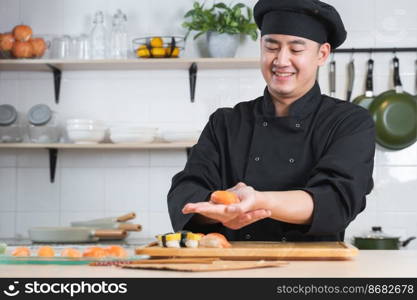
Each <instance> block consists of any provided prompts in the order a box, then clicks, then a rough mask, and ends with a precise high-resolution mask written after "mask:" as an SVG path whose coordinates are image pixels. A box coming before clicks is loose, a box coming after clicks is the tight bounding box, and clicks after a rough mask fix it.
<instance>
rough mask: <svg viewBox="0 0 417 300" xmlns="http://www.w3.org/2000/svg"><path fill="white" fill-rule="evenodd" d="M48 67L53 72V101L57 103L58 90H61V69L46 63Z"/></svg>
mask: <svg viewBox="0 0 417 300" xmlns="http://www.w3.org/2000/svg"><path fill="white" fill-rule="evenodd" d="M46 65H47V66H48V68H50V69H51V70H52V72H53V74H54V90H55V103H56V104H58V103H59V92H60V90H61V77H62V71H61V69H59V68H57V67H55V66H53V65H51V64H46Z"/></svg>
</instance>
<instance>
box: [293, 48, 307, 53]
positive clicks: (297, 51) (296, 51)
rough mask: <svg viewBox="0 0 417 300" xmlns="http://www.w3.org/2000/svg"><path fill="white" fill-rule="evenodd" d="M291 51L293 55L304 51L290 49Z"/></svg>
mask: <svg viewBox="0 0 417 300" xmlns="http://www.w3.org/2000/svg"><path fill="white" fill-rule="evenodd" d="M291 51H292V52H294V53H300V52H303V51H304V50H303V49H301V50H298V49H292V50H291Z"/></svg>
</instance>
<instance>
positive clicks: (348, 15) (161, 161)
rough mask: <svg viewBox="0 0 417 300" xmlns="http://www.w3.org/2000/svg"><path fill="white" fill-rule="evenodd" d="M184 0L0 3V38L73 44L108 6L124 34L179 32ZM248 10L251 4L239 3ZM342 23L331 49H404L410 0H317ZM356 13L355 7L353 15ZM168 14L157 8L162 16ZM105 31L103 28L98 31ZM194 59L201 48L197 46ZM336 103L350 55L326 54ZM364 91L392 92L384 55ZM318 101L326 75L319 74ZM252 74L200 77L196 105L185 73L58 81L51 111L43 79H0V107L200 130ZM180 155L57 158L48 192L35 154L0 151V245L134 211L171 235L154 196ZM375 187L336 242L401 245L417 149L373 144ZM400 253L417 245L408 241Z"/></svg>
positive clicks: (410, 230) (258, 91)
mask: <svg viewBox="0 0 417 300" xmlns="http://www.w3.org/2000/svg"><path fill="white" fill-rule="evenodd" d="M192 2H193V1H192V0H177V1H170V0H155V1H151V2H149V1H134V0H118V1H116V0H106V1H103V0H90V1H81V0H71V1H70V0H37V1H30V0H0V32H5V31H10V30H11V29H12V27H13V26H14V25H15V24H19V23H22V22H23V23H27V24H30V25H31V26H32V27H33V29H34V31H35V33H36V34H40V35H42V34H49V35H51V34H64V33H65V34H70V35H78V34H81V33H86V32H88V31H89V30H90V24H91V20H92V15H93V13H94V12H95V11H96V10H98V9H101V10H103V11H104V12H105V14H106V17H107V21H109V20H110V18H111V15H112V14H113V13H114V12H115V10H116V9H117V8H121V9H122V10H124V11H125V12H127V15H128V20H129V21H128V30H129V35H130V36H131V37H137V36H142V35H151V34H178V35H181V34H184V33H185V30H184V29H183V28H181V22H182V15H183V14H184V13H185V11H187V10H188V9H190V8H191V5H192ZM241 2H244V3H247V4H248V5H250V6H253V5H254V4H255V3H256V0H245V1H241ZM327 2H328V3H330V4H332V5H334V6H336V8H337V9H338V10H339V12H340V14H341V15H342V17H343V19H344V22H345V24H346V27H347V30H348V39H347V41H346V42H345V44H344V45H343V47H346V48H351V47H407V46H410V47H416V46H417V2H416V1H414V0H397V1H391V0H361V1H359V0H354V1H343V0H328V1H327ZM359 3H360V4H359ZM358 5H360V9H358ZM167 7H169V9H167ZM107 24H109V22H108V23H107ZM241 42H242V43H241V46H240V47H239V49H238V52H237V56H238V57H257V56H259V41H257V42H253V41H252V40H250V39H249V38H242V41H241ZM204 43H205V41H204V38H200V39H198V40H197V41H193V40H192V39H189V40H188V41H187V45H186V51H185V52H184V54H183V56H185V57H195V56H198V55H199V54H200V53H201V52H200V50H201V49H200V46H199V45H202V46H203V47H204ZM203 50H204V49H203ZM397 55H398V57H399V58H400V65H401V67H400V69H401V76H402V81H403V85H404V88H405V90H407V91H409V92H412V93H415V90H414V88H415V87H414V78H415V77H414V76H416V74H415V70H414V60H415V59H416V54H415V53H398V54H397ZM335 58H336V60H337V96H338V97H340V98H344V96H345V94H346V84H347V82H346V65H347V62H348V61H349V59H350V58H351V56H350V55H349V54H337V55H336V56H335ZM368 58H369V55H368V54H356V55H355V56H354V59H355V63H356V70H357V73H356V80H355V85H354V91H353V96H357V95H359V94H362V93H363V90H364V78H365V69H366V60H367V59H368ZM373 59H374V60H375V73H374V74H375V81H374V88H375V92H376V93H379V92H382V91H384V90H386V89H388V88H391V87H392V79H391V77H392V68H391V66H390V65H391V59H392V54H390V53H375V54H373ZM319 81H320V85H321V89H322V92H323V93H328V66H327V65H326V66H324V67H323V68H322V69H321V70H320V77H319ZM264 86H265V84H264V81H263V79H262V76H261V73H260V71H259V70H256V69H243V70H200V71H199V73H198V79H197V91H196V102H195V103H193V104H192V103H190V101H189V87H188V77H187V72H186V71H184V70H167V71H161V70H158V71H152V70H147V71H117V70H115V71H103V72H93V71H91V72H89V71H82V72H75V71H74V72H64V74H63V79H62V86H61V102H60V104H59V105H55V104H54V93H53V84H52V75H51V74H50V73H49V72H0V91H1V93H0V104H4V103H11V104H13V105H15V106H16V107H17V108H18V110H19V111H21V112H25V111H27V109H28V108H29V107H31V106H32V105H34V104H37V103H46V104H48V105H50V106H51V107H53V109H54V110H55V111H56V112H57V113H58V115H59V116H60V118H61V119H66V118H69V117H90V118H96V119H102V120H107V121H117V120H130V121H136V122H139V123H143V124H147V125H151V126H157V127H161V128H170V127H174V126H176V127H192V128H197V129H198V128H199V129H201V128H202V127H203V126H204V125H205V123H206V122H207V118H208V116H209V115H210V114H211V113H212V112H213V111H215V110H216V108H218V107H223V106H233V105H235V104H236V103H238V102H240V101H245V100H251V99H254V98H256V97H258V96H260V95H262V92H263V90H264ZM185 161H186V155H185V151H177V150H175V151H165V150H157V151H154V150H152V151H147V150H146V151H130V150H124V151H90V150H89V151H60V154H59V159H58V169H57V174H56V182H55V183H54V184H50V183H49V181H48V180H49V170H48V155H47V152H46V151H45V150H30V151H23V150H19V151H14V150H0V237H12V236H26V235H27V229H28V228H29V227H31V226H36V225H58V224H61V225H68V224H69V223H70V222H71V221H74V220H83V219H89V218H98V217H103V216H116V215H120V214H123V213H126V212H127V211H130V210H134V211H135V212H136V213H137V214H138V222H139V223H141V224H142V225H143V229H144V230H143V232H140V233H135V234H134V235H133V236H134V237H150V236H153V235H155V234H157V233H160V232H168V231H170V230H172V228H171V223H170V220H169V217H168V214H167V208H166V194H167V192H168V189H169V187H170V184H171V178H172V176H173V175H174V174H175V173H176V172H178V171H180V170H181V169H182V168H183V167H184V164H185ZM374 179H375V189H374V191H373V192H372V194H371V195H370V196H369V197H368V205H367V208H366V210H365V211H364V212H363V213H362V214H360V215H359V216H358V217H357V218H356V219H355V220H354V221H353V222H352V223H351V225H350V226H349V228H348V231H347V234H346V236H347V239H348V240H349V239H350V238H351V237H352V236H354V235H356V234H359V233H362V232H364V231H366V230H368V229H369V228H370V227H371V226H372V225H381V226H383V228H384V230H385V231H387V232H390V233H392V234H398V235H400V236H401V237H402V238H406V237H407V236H410V235H417V221H416V220H417V202H416V201H415V195H416V194H417V190H416V187H417V145H413V146H411V147H409V148H407V149H404V150H401V151H388V150H386V149H383V148H381V147H379V146H378V147H377V153H376V157H375V172H374ZM409 248H414V249H416V248H417V243H411V244H410V246H409Z"/></svg>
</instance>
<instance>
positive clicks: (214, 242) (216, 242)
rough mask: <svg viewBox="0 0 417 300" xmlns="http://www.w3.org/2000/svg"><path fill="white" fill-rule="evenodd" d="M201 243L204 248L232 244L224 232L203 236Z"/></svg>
mask: <svg viewBox="0 0 417 300" xmlns="http://www.w3.org/2000/svg"><path fill="white" fill-rule="evenodd" d="M199 245H200V247H203V248H230V247H231V246H232V245H231V244H230V243H229V241H228V240H227V239H226V238H225V236H224V235H223V234H221V233H217V232H214V233H209V234H207V235H205V236H203V237H202V238H201V239H200V241H199Z"/></svg>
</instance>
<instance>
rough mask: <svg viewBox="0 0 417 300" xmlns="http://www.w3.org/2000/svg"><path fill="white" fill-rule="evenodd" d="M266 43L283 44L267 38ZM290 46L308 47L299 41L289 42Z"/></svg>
mask: <svg viewBox="0 0 417 300" xmlns="http://www.w3.org/2000/svg"><path fill="white" fill-rule="evenodd" d="M265 43H272V44H277V45H278V44H281V42H279V41H277V40H274V39H273V38H265ZM288 44H291V45H303V46H305V45H306V42H305V41H303V40H299V39H297V40H292V41H289V42H288Z"/></svg>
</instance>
